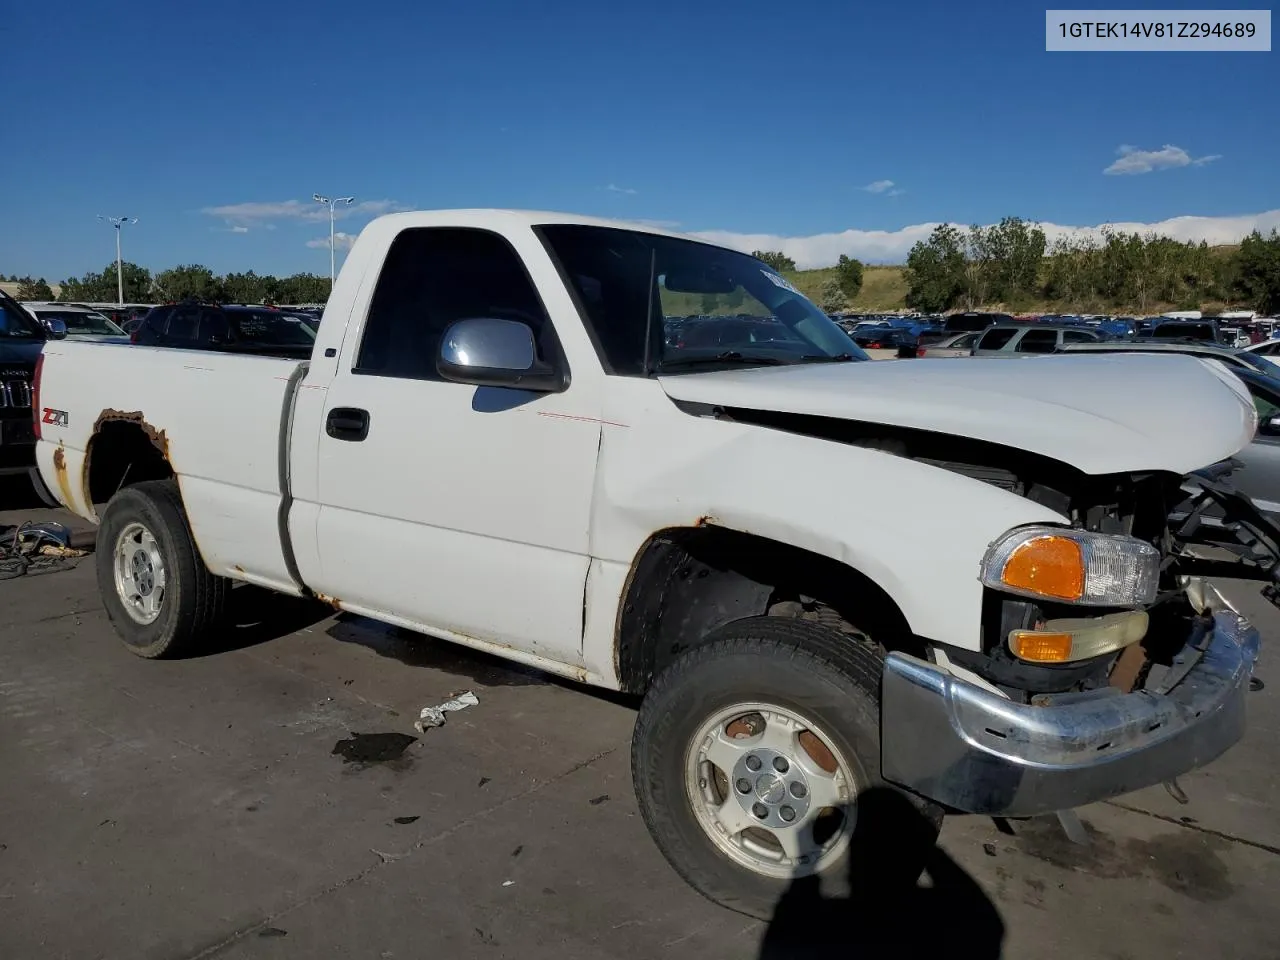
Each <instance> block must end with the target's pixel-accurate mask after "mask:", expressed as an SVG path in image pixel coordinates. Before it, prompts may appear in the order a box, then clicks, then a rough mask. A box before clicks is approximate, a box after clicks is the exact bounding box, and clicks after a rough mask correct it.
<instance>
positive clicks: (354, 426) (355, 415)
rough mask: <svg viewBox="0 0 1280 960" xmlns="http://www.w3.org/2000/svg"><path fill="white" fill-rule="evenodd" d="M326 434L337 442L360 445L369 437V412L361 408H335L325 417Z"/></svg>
mask: <svg viewBox="0 0 1280 960" xmlns="http://www.w3.org/2000/svg"><path fill="white" fill-rule="evenodd" d="M324 432H325V433H327V434H328V435H329V436H331V437H333V439H335V440H351V441H353V442H357V443H358V442H359V441H361V440H363V439H364V438H365V437H367V436H368V435H369V411H368V410H361V409H360V408H359V407H334V408H333V409H332V410H330V411H329V415H328V416H327V417H325V421H324Z"/></svg>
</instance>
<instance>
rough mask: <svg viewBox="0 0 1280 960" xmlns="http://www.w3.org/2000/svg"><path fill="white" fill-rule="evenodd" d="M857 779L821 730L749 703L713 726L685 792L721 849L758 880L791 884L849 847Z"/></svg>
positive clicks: (689, 770) (791, 714)
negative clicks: (794, 878)
mask: <svg viewBox="0 0 1280 960" xmlns="http://www.w3.org/2000/svg"><path fill="white" fill-rule="evenodd" d="M851 771H852V768H851V766H850V765H849V763H848V762H847V761H846V760H845V759H844V758H843V757H841V756H840V753H839V751H838V750H837V749H836V748H835V747H833V746H832V740H831V738H830V737H829V736H825V735H824V734H823V733H822V732H821V730H820V729H819V727H818V725H817V724H816V723H814V722H813V721H812V720H809V719H807V718H805V717H802V716H800V714H799V713H798V712H797V711H795V710H791V709H788V708H785V707H780V706H776V705H773V704H766V703H743V704H738V705H735V706H732V707H728V708H726V709H724V710H720V711H719V712H717V713H716V714H715V715H714V716H713V717H711V718H710V719H709V720H708V721H707V723H706V724H704V725H703V728H702V730H701V731H700V732H699V733H698V735H697V736H696V737H695V738H694V740H693V743H692V744H691V745H690V750H689V757H688V762H687V764H686V777H685V785H686V788H687V792H688V796H689V802H690V804H691V805H692V807H693V811H694V815H695V816H696V817H697V820H698V825H699V826H701V827H702V829H703V830H704V831H705V832H706V834H707V836H708V837H709V838H710V840H711V841H712V843H714V844H715V845H716V847H717V848H719V849H720V850H721V851H722V852H723V853H724V854H725V855H726V856H728V857H729V858H730V859H732V860H734V861H735V862H737V863H739V864H741V865H742V866H744V867H746V868H747V869H748V870H751V871H754V872H756V873H759V874H761V875H763V876H766V877H776V878H779V879H786V878H791V877H798V876H805V875H807V874H810V873H815V872H818V871H820V870H822V869H823V868H824V867H825V866H827V865H828V864H829V863H831V862H833V861H835V860H837V859H838V858H839V857H840V855H841V854H842V853H843V852H844V849H845V848H846V847H847V846H848V843H849V837H850V834H851V833H852V830H853V825H854V810H853V807H852V805H851V799H852V797H853V796H854V794H855V793H856V784H855V782H854V777H853V776H852V773H851Z"/></svg>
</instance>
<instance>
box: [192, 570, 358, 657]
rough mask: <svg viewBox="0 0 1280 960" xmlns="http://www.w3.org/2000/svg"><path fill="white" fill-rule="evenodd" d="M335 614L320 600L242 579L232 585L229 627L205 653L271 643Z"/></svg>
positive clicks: (227, 621)
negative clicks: (292, 595)
mask: <svg viewBox="0 0 1280 960" xmlns="http://www.w3.org/2000/svg"><path fill="white" fill-rule="evenodd" d="M331 616H333V610H332V609H330V608H329V607H327V606H325V605H324V604H323V603H320V602H319V601H316V600H309V599H306V598H304V597H289V596H284V595H282V594H278V593H273V592H271V591H270V590H264V589H262V588H261V587H255V586H253V585H252V584H248V583H241V584H237V585H235V586H234V587H232V588H231V597H230V598H229V600H228V601H227V614H226V627H225V629H224V631H223V633H222V634H221V635H220V636H219V637H218V639H217V640H215V641H213V642H211V643H210V644H209V645H208V646H207V647H206V648H205V650H204V652H202V653H201V654H200V656H201V657H210V656H216V655H218V654H222V653H231V652H232V651H233V650H243V649H245V648H246V647H256V646H257V645H259V644H262V643H269V642H270V641H272V640H278V639H280V638H281V637H287V636H288V635H289V634H291V633H295V632H296V631H298V630H302V629H303V628H305V627H310V626H312V625H314V624H317V623H319V622H320V621H321V620H324V619H326V618H327V617H331Z"/></svg>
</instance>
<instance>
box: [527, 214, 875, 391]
mask: <svg viewBox="0 0 1280 960" xmlns="http://www.w3.org/2000/svg"><path fill="white" fill-rule="evenodd" d="M539 232H540V233H541V235H542V237H543V239H544V241H545V242H546V244H547V246H548V248H549V249H550V250H551V252H552V253H553V254H554V256H555V258H556V259H557V260H559V262H560V266H561V268H562V270H563V272H564V276H565V279H566V280H567V281H568V282H569V284H570V285H571V286H572V288H573V291H574V293H576V294H577V299H578V302H579V304H580V306H581V309H582V312H583V320H584V322H585V323H586V325H587V329H588V332H589V333H590V334H591V337H592V340H593V342H594V343H595V345H596V349H597V351H598V352H599V353H600V358H601V362H602V363H603V364H604V365H605V367H606V369H607V370H608V371H609V372H610V373H614V374H622V375H626V376H646V375H651V374H654V373H671V372H676V371H680V370H682V369H688V368H691V367H694V366H704V365H712V366H714V365H717V364H723V365H731V364H737V365H742V364H747V365H750V364H759V365H766V364H779V363H817V362H822V361H830V360H854V359H856V360H865V359H867V355H866V354H865V353H863V352H862V351H861V350H860V349H859V348H858V347H857V346H855V345H854V343H853V341H852V340H850V339H849V335H848V334H847V333H845V332H844V331H843V330H842V329H841V328H840V327H839V326H838V325H837V324H836V323H835V321H833V320H832V319H831V318H830V317H828V316H827V315H826V314H825V313H823V312H822V311H821V310H819V309H818V308H817V307H816V306H814V305H813V304H812V303H810V302H809V301H808V300H807V299H805V297H804V295H803V294H801V293H800V291H798V290H797V289H796V288H795V287H793V286H792V285H791V284H790V283H788V282H787V281H786V280H785V279H783V278H782V276H781V275H779V274H778V273H776V272H774V271H773V270H771V269H769V268H768V267H766V266H765V265H764V264H763V263H761V262H760V261H759V260H757V259H755V258H754V257H749V256H747V255H746V254H744V253H736V252H734V251H732V250H726V249H723V248H721V247H713V246H710V245H708V244H705V243H698V242H696V241H693V240H682V239H678V238H675V237H663V236H657V235H655V234H651V233H642V232H639V231H632V230H622V229H616V228H612V227H591V226H579V225H570V224H555V225H551V226H544V227H541V228H540V229H539ZM646 331H648V333H649V334H650V337H649V341H648V345H647V349H646V342H645V333H646Z"/></svg>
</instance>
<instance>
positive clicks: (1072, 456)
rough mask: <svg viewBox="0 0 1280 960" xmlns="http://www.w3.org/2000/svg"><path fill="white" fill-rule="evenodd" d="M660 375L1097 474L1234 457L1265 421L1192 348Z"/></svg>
mask: <svg viewBox="0 0 1280 960" xmlns="http://www.w3.org/2000/svg"><path fill="white" fill-rule="evenodd" d="M659 382H660V383H661V385H662V389H663V390H664V391H665V392H666V394H667V396H669V397H671V398H672V399H673V400H680V401H686V402H690V403H705V404H711V405H713V406H720V407H730V408H738V409H746V410H762V411H773V412H778V413H793V414H802V415H807V416H816V417H834V418H838V419H841V420H850V421H858V422H862V423H880V424H886V425H891V426H896V427H907V428H914V429H918V430H929V431H933V432H935V433H942V434H948V435H952V436H960V437H969V438H971V439H974V440H985V441H987V442H990V443H998V444H1001V445H1003V446H1006V447H1015V448H1017V449H1020V450H1026V451H1028V452H1030V453H1036V454H1039V455H1041V456H1045V457H1049V458H1051V459H1054V460H1058V461H1060V462H1063V463H1068V464H1071V465H1072V466H1074V467H1076V468H1077V469H1079V470H1081V471H1083V472H1084V473H1088V474H1104V473H1128V472H1134V471H1146V470H1167V471H1172V472H1174V473H1189V472H1190V471H1192V470H1197V469H1199V468H1200V467H1204V466H1207V465H1208V464H1210V463H1215V462H1217V461H1219V460H1222V459H1225V458H1226V457H1229V456H1231V455H1232V454H1234V453H1235V452H1236V451H1237V450H1240V449H1241V448H1243V447H1244V446H1246V445H1247V444H1248V443H1249V442H1250V441H1251V440H1252V439H1253V435H1254V432H1255V430H1256V428H1257V414H1256V413H1255V411H1254V406H1253V403H1252V401H1251V400H1250V397H1249V393H1248V391H1247V390H1246V389H1245V387H1244V385H1243V384H1242V383H1240V381H1239V380H1238V379H1237V378H1236V377H1234V376H1233V375H1232V374H1231V373H1230V372H1228V370H1227V369H1226V367H1224V366H1223V365H1222V364H1220V363H1216V362H1211V361H1203V360H1199V359H1197V358H1195V357H1188V356H1153V355H1140V356H1118V355H1102V356H1096V357H1095V356H1079V355H1077V356H1071V357H1065V356H1064V357H1034V358H1027V359H1024V360H1013V361H1010V360H983V359H967V358H960V359H952V360H880V361H861V362H850V363H818V364H797V365H791V366H782V367H754V368H749V369H743V370H726V371H718V372H713V373H692V374H679V375H672V376H664V377H660V378H659Z"/></svg>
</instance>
